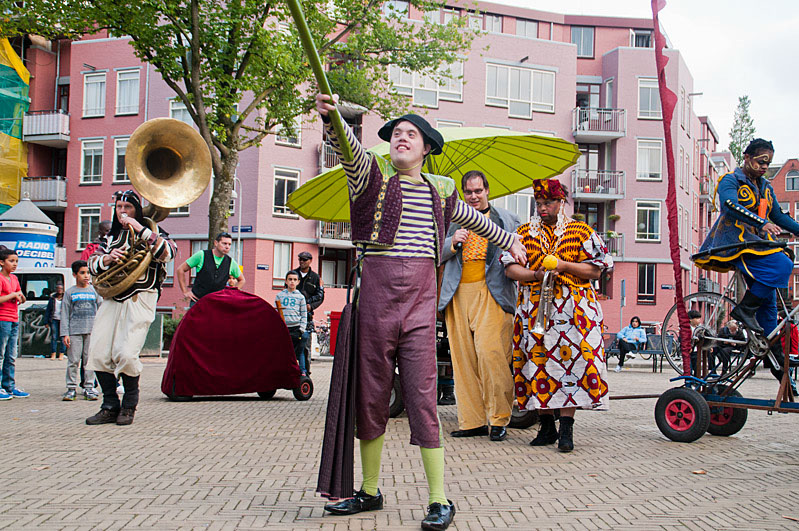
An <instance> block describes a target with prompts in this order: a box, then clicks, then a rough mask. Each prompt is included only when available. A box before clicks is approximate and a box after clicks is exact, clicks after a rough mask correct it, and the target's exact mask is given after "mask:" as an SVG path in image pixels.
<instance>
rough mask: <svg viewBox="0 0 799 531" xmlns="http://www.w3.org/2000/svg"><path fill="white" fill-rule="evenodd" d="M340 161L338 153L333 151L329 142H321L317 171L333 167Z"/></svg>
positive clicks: (320, 171)
mask: <svg viewBox="0 0 799 531" xmlns="http://www.w3.org/2000/svg"><path fill="white" fill-rule="evenodd" d="M340 163H341V161H340V160H339V158H338V155H336V152H335V151H333V146H331V145H330V143H329V142H322V144H321V149H320V150H319V173H322V172H324V171H327V170H329V169H330V168H334V167H335V166H337V165H338V164H340Z"/></svg>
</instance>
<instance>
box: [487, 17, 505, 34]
mask: <svg viewBox="0 0 799 531" xmlns="http://www.w3.org/2000/svg"><path fill="white" fill-rule="evenodd" d="M483 18H484V19H485V30H486V31H487V32H489V33H502V15H495V14H493V13H486V14H485V15H484V17H483Z"/></svg>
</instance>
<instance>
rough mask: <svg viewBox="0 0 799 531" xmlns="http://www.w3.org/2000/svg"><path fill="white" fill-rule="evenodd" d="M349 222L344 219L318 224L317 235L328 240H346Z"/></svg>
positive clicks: (348, 233)
mask: <svg viewBox="0 0 799 531" xmlns="http://www.w3.org/2000/svg"><path fill="white" fill-rule="evenodd" d="M351 234H352V233H351V232H350V224H349V223H347V222H344V221H339V222H332V223H331V222H327V221H322V222H320V224H319V237H320V238H324V239H328V240H348V241H349V239H350V235H351Z"/></svg>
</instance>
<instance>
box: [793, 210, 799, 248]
mask: <svg viewBox="0 0 799 531" xmlns="http://www.w3.org/2000/svg"><path fill="white" fill-rule="evenodd" d="M793 218H794V219H797V220H799V201H797V202H796V203H794V204H793ZM796 254H797V256H799V253H796Z"/></svg>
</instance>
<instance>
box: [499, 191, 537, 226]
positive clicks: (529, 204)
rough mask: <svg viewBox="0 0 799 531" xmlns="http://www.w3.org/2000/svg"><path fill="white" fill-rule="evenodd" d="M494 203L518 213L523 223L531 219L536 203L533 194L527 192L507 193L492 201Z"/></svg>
mask: <svg viewBox="0 0 799 531" xmlns="http://www.w3.org/2000/svg"><path fill="white" fill-rule="evenodd" d="M490 203H491V204H492V205H494V206H495V207H499V208H504V209H505V210H509V211H510V212H512V213H514V214H516V215H517V216H518V217H519V221H520V222H521V223H527V222H528V221H530V213H531V212H532V210H533V205H534V204H535V198H534V197H533V194H531V193H526V192H516V193H515V194H510V195H506V196H504V197H500V198H497V199H492V200H491V201H490Z"/></svg>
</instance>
